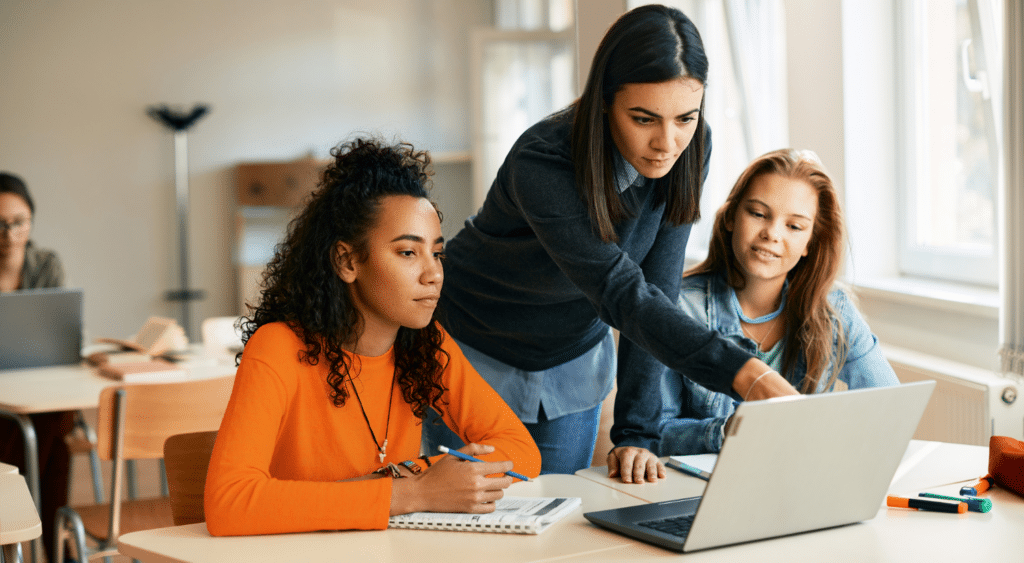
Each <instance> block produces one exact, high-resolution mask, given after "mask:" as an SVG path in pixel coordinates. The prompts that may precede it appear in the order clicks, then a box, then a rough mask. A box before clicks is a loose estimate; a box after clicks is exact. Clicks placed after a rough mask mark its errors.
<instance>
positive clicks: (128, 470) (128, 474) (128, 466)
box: [111, 459, 137, 500]
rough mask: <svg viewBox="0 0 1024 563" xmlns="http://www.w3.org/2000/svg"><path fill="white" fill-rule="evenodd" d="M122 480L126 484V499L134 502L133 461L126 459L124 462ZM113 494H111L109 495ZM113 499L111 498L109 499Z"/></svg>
mask: <svg viewBox="0 0 1024 563" xmlns="http://www.w3.org/2000/svg"><path fill="white" fill-rule="evenodd" d="M124 480H125V481H126V482H127V483H128V499H129V500H135V499H136V498H137V497H136V496H135V495H136V493H137V491H136V487H135V484H136V480H135V460H134V459H126V460H124ZM111 494H113V493H111ZM111 498H113V497H111Z"/></svg>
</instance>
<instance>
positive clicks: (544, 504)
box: [388, 497, 581, 534]
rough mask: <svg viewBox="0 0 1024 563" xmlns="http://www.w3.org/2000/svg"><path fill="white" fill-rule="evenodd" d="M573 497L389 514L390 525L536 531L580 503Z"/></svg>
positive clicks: (519, 499)
mask: <svg viewBox="0 0 1024 563" xmlns="http://www.w3.org/2000/svg"><path fill="white" fill-rule="evenodd" d="M580 503H581V501H580V499H579V498H576V497H502V498H501V499H500V500H498V501H497V502H496V503H495V509H494V512H491V513H489V514H465V513H459V512H413V513H410V514H400V515H398V516H392V517H391V518H390V519H389V520H388V527H389V528H416V529H420V530H450V531H455V532H492V533H498V534H539V533H541V532H543V531H544V530H546V529H547V528H548V526H550V525H551V524H553V523H555V522H557V521H559V520H561V519H562V518H564V517H565V516H566V515H568V514H569V513H570V512H572V511H573V510H575V509H576V508H577V507H579V506H580Z"/></svg>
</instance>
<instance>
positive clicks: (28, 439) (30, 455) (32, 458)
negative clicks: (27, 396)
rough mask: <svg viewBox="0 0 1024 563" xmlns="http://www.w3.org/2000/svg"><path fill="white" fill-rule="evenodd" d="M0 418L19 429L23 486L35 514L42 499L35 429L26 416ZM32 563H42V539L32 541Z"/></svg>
mask: <svg viewBox="0 0 1024 563" xmlns="http://www.w3.org/2000/svg"><path fill="white" fill-rule="evenodd" d="M0 416H3V417H5V418H9V419H11V420H13V421H15V422H17V423H18V426H20V427H21V436H22V439H23V440H24V442H25V484H27V485H28V492H29V493H31V494H32V498H33V499H34V500H35V502H36V512H37V513H41V512H42V500H41V499H42V497H41V495H40V490H39V443H38V442H39V440H38V438H36V428H35V426H32V419H31V418H29V417H28V415H25V414H21V413H16V412H8V411H5V410H0ZM46 525H50V526H52V525H53V522H49V523H47V522H43V526H46ZM32 561H33V562H34V563H42V561H43V537H42V536H39V537H38V538H36V539H34V540H32Z"/></svg>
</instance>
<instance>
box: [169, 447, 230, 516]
mask: <svg viewBox="0 0 1024 563" xmlns="http://www.w3.org/2000/svg"><path fill="white" fill-rule="evenodd" d="M216 441H217V432H214V431H210V432H192V433H189V434H176V435H174V436H171V437H170V438H168V439H167V441H166V442H164V463H165V464H166V465H167V486H168V488H169V490H170V494H171V512H172V513H173V516H174V525H175V526H184V525H185V524H198V523H200V522H205V521H206V513H205V511H204V509H203V492H204V491H205V490H206V470H207V469H209V467H210V455H211V454H212V453H213V444H214V442H216Z"/></svg>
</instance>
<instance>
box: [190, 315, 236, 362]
mask: <svg viewBox="0 0 1024 563" xmlns="http://www.w3.org/2000/svg"><path fill="white" fill-rule="evenodd" d="M240 320H241V318H240V317H209V318H207V319H204V320H203V324H202V326H201V327H200V332H201V333H202V336H203V347H204V348H206V352H207V353H208V354H211V355H227V354H234V353H235V352H237V351H238V350H240V349H241V348H242V332H241V329H240V328H238V326H237V325H238V322H239V321H240Z"/></svg>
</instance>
